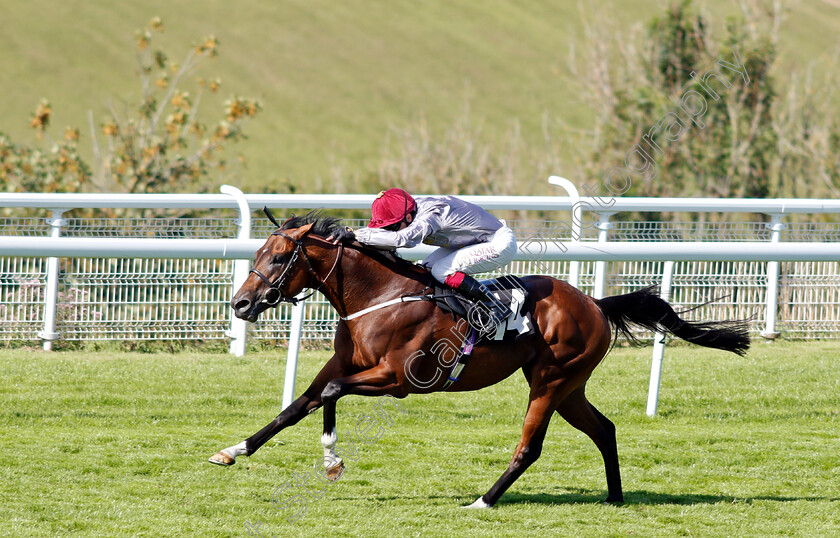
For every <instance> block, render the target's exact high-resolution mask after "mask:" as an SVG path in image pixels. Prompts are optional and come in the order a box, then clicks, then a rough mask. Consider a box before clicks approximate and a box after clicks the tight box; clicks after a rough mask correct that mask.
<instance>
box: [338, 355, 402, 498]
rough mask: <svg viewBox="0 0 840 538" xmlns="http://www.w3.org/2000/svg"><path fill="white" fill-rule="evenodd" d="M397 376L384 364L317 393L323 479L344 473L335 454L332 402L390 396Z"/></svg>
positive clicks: (396, 383)
mask: <svg viewBox="0 0 840 538" xmlns="http://www.w3.org/2000/svg"><path fill="white" fill-rule="evenodd" d="M398 387H399V385H398V382H397V377H396V375H394V372H393V370H392V369H391V368H390V367H389V366H387V365H384V364H380V365H379V366H375V367H373V368H371V369H369V370H365V371H364V372H359V373H358V374H355V375H351V376H348V377H344V378H340V379H334V380H332V381H330V382H329V383H328V384H327V386H326V387H325V388H324V390H323V392H321V400H322V401H323V404H324V433H323V435H321V444H322V445H323V446H324V468H325V473H326V477H327V478H328V479H329V480H332V481H335V480H338V479H339V478H341V475H342V474H344V461H343V460H342V459H341V458H340V457H339V456H338V455H337V454H336V453H335V450H334V449H335V445H336V443H337V442H338V434H337V433H336V430H335V406H336V401H337V400H338V399H339V398H341V397H342V396H346V395H348V394H360V395H365V396H381V395H383V394H390V393H391V392H393V391H394V389H396V388H398Z"/></svg>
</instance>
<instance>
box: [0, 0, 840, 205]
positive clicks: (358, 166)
mask: <svg viewBox="0 0 840 538" xmlns="http://www.w3.org/2000/svg"><path fill="white" fill-rule="evenodd" d="M600 4H602V5H603V6H604V7H603V13H605V14H606V15H598V16H596V15H593V14H592V13H589V18H590V20H596V21H598V22H597V24H607V23H608V21H607V20H606V19H608V18H614V21H613V22H614V24H615V26H616V28H617V29H622V28H627V27H630V26H632V25H636V24H644V23H646V22H647V21H648V20H649V19H650V17H651V16H652V15H653V14H654V13H657V12H659V11H661V9H662V6H663V5H665V3H664V2H660V3H652V2H646V1H642V0H630V1H610V2H601V3H600ZM700 5H702V6H704V7H705V8H706V9H708V11H710V12H711V14H712V15H713V22H714V24H715V25H718V27H720V28H722V27H723V24H724V20H723V18H724V16H725V15H727V14H732V13H737V11H738V9H737V6H736V5H735V4H734V2H730V1H716V2H706V3H701V4H700ZM578 6H579V3H578V2H575V1H572V0H562V1H547V0H544V1H534V2H528V3H522V2H512V1H501V0H492V1H486V2H466V1H462V2H454V3H453V2H443V1H439V0H435V1H430V2H378V1H377V2H372V1H366V2H365V1H359V0H351V1H347V2H327V1H324V0H316V1H302V0H293V1H286V2H261V1H255V0H242V1H240V2H237V3H236V4H235V7H234V5H233V4H230V3H229V2H222V1H220V0H210V1H197V0H182V1H180V2H166V1H163V0H148V1H144V2H106V1H103V0H95V1H84V2H83V1H77V0H75V1H66V2H51V1H47V0H30V1H27V2H7V3H6V5H4V9H3V15H2V19H0V51H2V54H0V87H2V88H3V106H2V107H0V130H2V131H6V132H8V133H10V134H11V135H12V136H13V137H14V138H15V139H16V140H20V141H27V140H30V139H31V138H32V133H31V132H30V131H29V130H28V129H27V123H28V119H29V114H30V113H31V111H32V110H33V109H34V107H35V104H36V103H37V102H38V100H39V99H40V98H41V97H46V98H48V99H50V101H51V102H52V103H53V106H54V111H55V114H54V117H53V124H54V125H55V127H57V128H58V129H63V127H64V126H65V125H68V124H72V125H78V126H81V127H82V128H83V135H84V134H86V131H87V123H88V119H87V111H88V110H93V111H94V113H98V112H101V111H102V110H103V108H104V105H105V104H106V103H107V102H108V101H109V100H112V101H113V102H114V103H116V104H117V107H118V108H119V106H120V105H119V103H120V100H121V99H125V98H129V97H131V96H136V95H137V94H138V93H139V84H138V83H137V80H136V78H135V77H134V71H135V63H134V59H133V50H134V49H133V45H134V31H135V30H136V29H137V28H139V27H141V26H142V25H143V24H145V23H146V22H147V21H148V20H149V19H150V18H151V17H153V16H155V15H159V16H161V17H162V19H163V21H164V23H165V25H166V33H165V34H164V35H163V36H162V39H161V43H162V44H163V45H165V48H166V49H167V51H169V52H170V53H171V54H172V55H173V57H175V56H176V54H175V53H176V52H177V53H178V54H177V55H180V54H181V52H186V50H188V48H189V47H190V46H191V45H192V44H193V43H194V42H196V41H197V40H198V39H200V38H201V37H202V36H204V35H208V34H214V35H216V36H217V37H218V38H219V40H220V43H221V55H220V57H219V58H218V59H217V60H216V61H215V62H214V63H213V64H209V65H206V66H205V67H204V69H203V74H205V75H206V76H210V75H215V74H218V76H220V77H221V78H222V80H223V88H222V91H221V95H220V96H219V98H218V99H217V101H216V102H215V103H211V102H206V103H204V105H203V106H204V107H205V112H209V111H210V109H211V108H212V107H215V106H219V104H220V102H221V101H222V100H223V99H224V98H226V97H227V96H229V95H231V94H234V93H235V94H238V95H245V96H253V97H258V98H259V99H260V100H261V101H262V103H263V105H264V113H263V114H262V116H260V117H258V118H257V119H256V120H255V121H254V122H253V123H252V125H250V126H249V129H248V132H249V134H250V140H248V141H247V142H245V143H243V144H242V145H241V146H240V149H241V151H242V152H243V153H244V154H245V155H246V157H247V158H248V160H249V166H248V168H247V169H246V170H243V171H242V173H241V174H240V179H239V180H238V181H237V183H238V184H240V185H241V186H243V187H245V188H247V189H249V190H256V189H259V188H267V189H269V190H272V186H274V185H278V183H279V182H282V181H288V182H291V183H292V184H294V185H296V186H298V188H299V189H301V190H303V191H307V190H312V189H313V185H314V184H313V179H314V178H316V177H322V178H327V177H328V176H330V174H331V171H332V170H338V171H339V172H338V173H339V174H340V175H350V174H353V173H356V174H364V172H365V171H366V170H369V169H371V168H375V165H376V163H377V162H378V161H379V159H380V156H381V152H382V148H383V145H384V143H385V140H386V136H387V133H388V130H389V128H390V127H394V126H395V127H405V126H407V125H411V124H416V123H417V122H419V121H420V119H421V118H425V119H427V120H428V123H429V125H430V127H431V128H432V129H442V128H444V127H446V126H448V125H451V124H452V123H453V122H454V121H455V118H457V117H459V116H462V115H463V111H464V109H465V103H466V102H467V101H468V102H469V108H470V115H471V118H473V120H474V121H476V122H477V123H480V124H482V125H483V132H484V133H485V134H486V136H488V137H494V136H495V137H501V136H503V134H504V133H505V132H506V131H508V130H509V129H511V126H512V125H513V124H514V123H517V122H518V123H520V124H521V127H522V131H523V136H524V137H525V139H526V140H537V139H539V136H540V129H541V125H542V120H543V117H544V116H546V117H549V118H559V119H562V120H563V121H565V122H567V123H569V124H571V125H573V126H576V127H582V128H583V127H586V125H587V118H588V117H589V112H588V111H587V110H585V108H584V107H582V106H581V105H580V103H579V102H578V99H577V98H576V96H575V92H576V91H577V90H576V89H575V88H574V85H573V84H572V82H573V81H571V80H570V79H569V76H570V75H569V70H568V66H567V59H568V55H569V53H570V51H571V50H572V45H573V44H574V47H577V48H578V50H579V49H580V48H581V47H589V46H594V45H595V44H592V43H585V42H582V37H581V36H582V35H583V34H582V32H581V30H580V25H581V14H580V10H579V7H578ZM586 9H587V10H588V9H589V8H586ZM599 17H605V19H604V20H601V19H599ZM838 31H840V8H838V7H836V6H834V5H831V4H829V3H826V2H821V1H816V0H813V1H808V2H799V3H797V5H796V7H795V8H794V10H793V11H792V12H791V13H790V15H789V17H788V19H787V21H786V23H785V26H784V27H783V29H782V38H781V47H780V48H781V52H782V58H783V62H784V63H785V65H788V66H803V65H805V64H806V63H807V62H808V61H809V60H811V59H816V58H818V57H819V56H820V55H823V54H827V51H828V50H829V49H831V48H832V47H833V46H834V44H835V40H836V38H835V37H834V36H836V35H837V34H838ZM556 151H561V152H562V151H563V149H562V148H556ZM522 179H523V181H526V180H531V179H532V178H522ZM326 183H327V184H329V181H326Z"/></svg>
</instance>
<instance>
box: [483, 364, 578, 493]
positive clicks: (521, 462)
mask: <svg viewBox="0 0 840 538" xmlns="http://www.w3.org/2000/svg"><path fill="white" fill-rule="evenodd" d="M529 377H530V375H529ZM552 385H554V386H552ZM562 387H563V381H562V380H560V381H555V382H554V383H547V382H545V381H543V380H541V381H540V382H535V383H532V384H531V394H530V401H529V402H528V411H527V412H526V414H525V424H524V425H523V427H522V438H521V439H520V441H519V444H518V445H517V446H516V450H515V451H514V453H513V459H512V460H511V462H510V465H508V468H507V470H506V471H505V472H504V473H503V474H502V476H501V477H499V479H498V480H497V481H496V483H495V484H493V487H491V488H490V490H489V491H488V492H487V493H485V494H484V495H482V496H481V497H479V498H478V500H476V501H475V502H474V503H472V504H471V505H469V506H468V508H489V507H491V506H493V505H494V504H496V501H498V500H499V497H501V496H502V494H503V493H504V492H505V491H507V489H508V488H509V487H510V486H511V484H513V483H514V482H515V481H516V479H517V478H519V477H520V476H521V475H522V473H524V472H525V470H526V469H527V468H528V467H530V466H531V464H532V463H534V462H535V461H537V459H538V458H539V457H540V452H542V446H543V441H544V440H545V433H546V431H547V430H548V422H549V421H550V420H551V415H552V413H554V410H555V409H556V408H557V405H558V401H557V400H558V399H559V398H560V397H559V396H558V393H560V392H561V390H562Z"/></svg>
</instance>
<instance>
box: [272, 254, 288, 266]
mask: <svg viewBox="0 0 840 538" xmlns="http://www.w3.org/2000/svg"><path fill="white" fill-rule="evenodd" d="M283 258H285V256H283V255H282V254H275V255H274V259H273V260H271V263H274V264H276V265H280V264H281V263H283Z"/></svg>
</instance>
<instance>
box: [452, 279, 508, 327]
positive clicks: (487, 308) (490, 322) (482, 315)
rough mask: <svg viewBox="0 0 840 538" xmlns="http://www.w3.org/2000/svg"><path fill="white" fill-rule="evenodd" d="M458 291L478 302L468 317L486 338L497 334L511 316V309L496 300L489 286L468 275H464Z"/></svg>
mask: <svg viewBox="0 0 840 538" xmlns="http://www.w3.org/2000/svg"><path fill="white" fill-rule="evenodd" d="M456 289H457V290H458V291H460V292H462V293H463V294H464V295H466V296H467V297H469V298H471V299H474V300H475V301H476V307H475V308H472V309H470V312H469V313H468V316H467V317H468V318H469V319H468V321H469V322H470V324H471V325H472V326H473V327H474V328H475V329H477V330H478V331H479V332H480V333H481V334H482V335H484V336H487V335H490V334H491V333H493V332H495V330H496V328H497V327H498V326H499V325H500V324H501V323H502V322H503V321H504V320H505V318H507V317H508V316H509V315H510V314H511V309H510V308H509V307H508V306H507V305H505V304H503V303H502V302H501V301H499V300H498V299H496V297H494V296H493V295H492V292H491V291H490V289H489V288H488V287H487V286H485V285H484V284H482V283H481V282H479V281H477V280H476V279H474V278H473V277H471V276H469V275H467V274H464V277H463V280H461V282H460V283H459V284H458V286H457V288H456Z"/></svg>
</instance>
